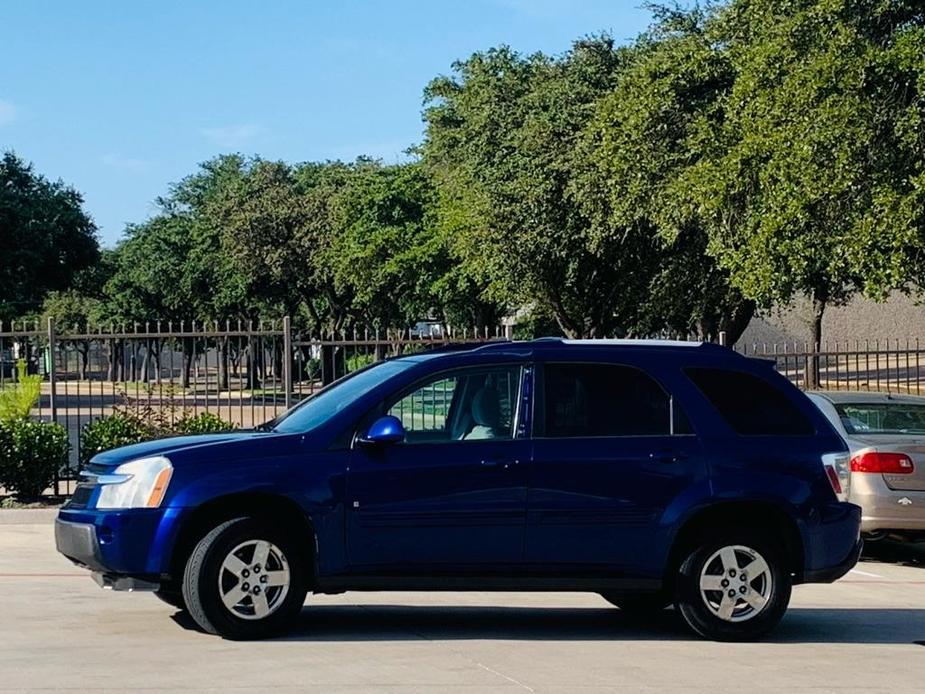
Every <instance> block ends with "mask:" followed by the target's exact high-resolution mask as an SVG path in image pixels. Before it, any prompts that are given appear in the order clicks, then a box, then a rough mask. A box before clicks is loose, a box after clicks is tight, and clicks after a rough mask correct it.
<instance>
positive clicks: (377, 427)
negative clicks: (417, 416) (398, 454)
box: [359, 415, 405, 446]
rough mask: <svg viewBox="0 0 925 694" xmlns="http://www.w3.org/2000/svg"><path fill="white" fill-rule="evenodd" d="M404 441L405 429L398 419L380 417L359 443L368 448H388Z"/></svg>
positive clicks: (387, 416)
mask: <svg viewBox="0 0 925 694" xmlns="http://www.w3.org/2000/svg"><path fill="white" fill-rule="evenodd" d="M404 440H405V427H404V425H403V424H402V423H401V420H400V419H399V418H398V417H393V416H392V415H386V416H385V417H380V418H379V419H377V420H376V421H375V422H373V423H372V426H370V427H369V429H368V430H367V431H366V433H365V434H363V435H362V436H361V437H360V439H359V442H360V443H362V444H365V445H368V446H389V445H392V444H394V443H401V442H402V441H404Z"/></svg>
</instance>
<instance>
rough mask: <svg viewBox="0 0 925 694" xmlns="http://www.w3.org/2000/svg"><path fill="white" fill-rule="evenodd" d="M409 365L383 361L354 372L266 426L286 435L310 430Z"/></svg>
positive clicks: (400, 362) (408, 363) (409, 364)
mask: <svg viewBox="0 0 925 694" xmlns="http://www.w3.org/2000/svg"><path fill="white" fill-rule="evenodd" d="M411 365H412V363H411V362H402V361H384V362H380V363H379V364H373V365H372V366H369V367H367V368H365V369H361V370H359V371H354V372H353V373H352V374H350V375H348V376H345V377H344V378H341V379H340V380H338V381H335V382H334V383H332V384H331V385H329V386H327V387H326V388H323V389H322V390H320V391H318V393H316V394H315V395H312V396H311V397H309V398H308V399H307V400H303V401H302V402H301V403H299V404H298V405H296V406H295V407H293V408H292V409H291V410H289V411H288V412H285V413H284V414H282V415H280V417H279V419H277V420H275V421H273V422H270V423H269V425H268V428H271V429H272V430H273V431H281V432H284V433H287V434H296V433H299V432H306V431H311V430H312V429H314V428H315V427H317V426H320V425H321V424H324V422H326V421H327V420H328V419H329V418H331V417H333V416H334V415H336V414H337V413H338V412H340V411H341V410H343V409H344V408H345V407H349V406H350V405H352V404H353V403H354V402H356V401H357V400H359V399H360V398H361V397H363V395H365V394H366V393H367V392H368V391H369V390H370V389H371V388H375V387H376V386H377V385H379V384H380V383H382V382H383V381H385V380H387V379H389V378H391V377H392V376H395V375H396V374H399V373H401V372H402V371H404V370H405V369H407V368H409V367H410V366H411Z"/></svg>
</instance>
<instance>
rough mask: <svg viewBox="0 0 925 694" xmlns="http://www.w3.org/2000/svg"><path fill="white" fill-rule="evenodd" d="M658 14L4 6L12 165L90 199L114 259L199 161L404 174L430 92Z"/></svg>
mask: <svg viewBox="0 0 925 694" xmlns="http://www.w3.org/2000/svg"><path fill="white" fill-rule="evenodd" d="M641 4H642V0H611V1H610V2H607V1H606V0H572V1H571V2H568V1H567V0H560V1H558V2H557V1H554V0H455V1H453V0H446V1H444V0H431V1H430V2H428V1H426V0H381V1H380V0H353V1H341V2H337V1H335V0H328V1H327V2H316V1H310V0H302V1H301V2H298V1H291V2H285V1H282V0H279V1H274V0H267V1H264V2H256V1H253V2H243V1H239V0H199V1H193V0H189V1H188V2H174V1H172V0H160V1H158V2H146V1H144V2H143V1H139V0H133V1H132V2H116V1H115V0H112V1H111V2H98V1H94V0H83V1H82V2H66V1H64V0H60V1H59V2H48V1H44V0H28V1H25V0H23V1H20V2H15V1H14V0H3V2H2V5H0V27H2V40H0V150H8V149H13V150H14V151H16V153H17V154H19V155H20V156H21V157H23V158H24V159H26V160H29V161H32V162H33V163H34V164H35V166H36V168H37V169H38V171H39V172H41V173H43V174H45V175H46V176H48V177H49V178H53V179H54V178H62V179H63V180H64V181H65V182H67V183H69V184H71V185H73V186H75V187H76V188H77V189H78V190H80V191H81V192H82V193H83V194H84V197H85V200H86V209H87V210H88V211H89V212H90V214H91V215H92V216H93V218H94V220H95V221H96V223H97V225H98V226H99V228H100V237H101V240H102V241H103V243H104V244H105V245H112V244H114V243H115V241H116V240H117V239H118V238H119V237H120V235H121V234H122V231H123V229H124V227H125V224H126V223H128V222H140V221H142V220H144V219H145V218H146V217H147V216H149V215H150V214H151V213H152V211H153V206H152V203H153V201H154V199H155V198H156V197H157V196H158V195H162V194H163V193H164V192H165V191H166V189H167V185H168V184H169V183H170V182H172V181H176V180H179V179H180V178H182V177H183V176H185V175H187V174H189V173H191V172H192V171H194V170H195V167H196V165H197V164H198V163H199V162H202V161H205V160H206V159H209V158H211V157H213V156H215V155H218V154H221V153H225V152H235V151H240V152H243V153H245V154H259V155H261V156H263V157H268V158H279V159H285V160H287V161H306V160H313V159H329V158H330V159H334V158H340V159H353V158H354V157H356V156H357V155H360V154H368V155H371V156H375V157H381V158H382V159H383V160H385V161H387V162H390V161H397V160H400V159H401V157H402V151H403V150H404V149H406V148H407V147H408V146H409V145H411V144H413V143H415V142H418V141H420V139H421V130H422V126H421V92H422V89H423V87H424V85H425V84H426V83H427V82H428V81H429V80H430V79H431V78H432V77H434V76H436V75H438V74H441V73H447V72H449V70H450V66H451V63H452V62H453V61H454V60H455V59H458V58H465V57H467V56H468V55H470V54H471V53H473V52H474V51H477V50H483V49H485V48H488V47H490V46H494V45H498V44H501V43H507V44H509V45H511V46H512V47H514V48H515V49H517V50H519V51H522V52H532V51H537V50H541V51H546V52H551V53H559V52H562V51H564V50H566V49H568V47H569V45H570V43H571V41H572V40H573V39H575V38H577V37H579V36H582V35H585V34H589V33H597V32H600V31H602V30H606V31H609V32H611V33H612V34H613V36H614V37H615V38H616V39H617V40H618V41H624V40H629V39H631V38H633V37H634V36H636V35H637V34H638V33H639V32H640V31H642V30H643V29H644V28H645V26H646V25H647V23H648V21H649V13H648V12H647V11H646V10H644V9H642V8H641V7H640V5H641Z"/></svg>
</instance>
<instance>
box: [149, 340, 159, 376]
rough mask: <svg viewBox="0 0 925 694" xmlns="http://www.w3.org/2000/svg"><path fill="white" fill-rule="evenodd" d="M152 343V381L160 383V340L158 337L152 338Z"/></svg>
mask: <svg viewBox="0 0 925 694" xmlns="http://www.w3.org/2000/svg"><path fill="white" fill-rule="evenodd" d="M152 344H153V345H154V351H152V352H151V359H152V361H153V364H154V382H155V383H157V384H158V385H160V383H161V341H160V339H156V340H154V342H153V343H152Z"/></svg>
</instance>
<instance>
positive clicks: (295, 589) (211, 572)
mask: <svg viewBox="0 0 925 694" xmlns="http://www.w3.org/2000/svg"><path fill="white" fill-rule="evenodd" d="M253 541H265V542H269V543H271V544H272V545H274V546H275V547H276V548H278V549H279V550H280V551H281V552H282V554H283V555H284V558H285V560H286V564H287V567H288V571H289V587H288V591H287V592H286V593H285V595H284V597H282V598H281V599H280V602H279V604H278V605H277V606H275V607H274V608H273V609H272V611H271V612H270V613H269V614H268V615H267V616H266V617H263V618H256V617H253V616H251V618H245V617H242V616H239V613H236V612H232V610H231V609H229V608H228V607H226V606H225V605H224V603H223V602H222V595H221V591H220V589H219V581H220V574H221V575H223V576H225V577H227V576H228V574H227V572H226V573H224V574H223V573H222V564H223V562H224V561H225V559H226V558H227V557H228V556H229V555H230V554H231V553H232V550H234V549H235V548H236V547H238V546H239V545H242V544H243V543H247V542H253ZM245 563H246V562H245ZM305 567H306V562H305V557H304V556H303V555H302V553H301V552H300V551H299V549H298V544H297V543H296V542H294V541H293V540H292V539H291V538H290V537H289V535H288V533H286V532H285V531H284V530H282V529H280V528H278V527H276V526H274V525H272V524H269V523H265V522H261V521H259V520H258V519H255V518H234V519H232V520H229V521H226V522H224V523H222V524H220V525H218V526H216V527H215V528H213V529H212V530H211V531H210V532H209V533H207V534H206V536H205V537H203V538H202V539H201V540H200V541H199V543H198V544H197V545H196V547H195V548H194V549H193V552H192V554H191V555H190V557H189V559H188V560H187V563H186V570H185V571H184V572H183V599H184V601H185V602H186V605H187V608H188V609H189V613H190V616H192V618H193V619H194V620H195V621H196V623H197V624H198V625H199V626H200V627H202V629H203V630H204V631H206V632H208V633H210V634H218V635H220V636H223V637H225V638H228V639H234V640H250V639H260V638H266V637H268V636H273V635H276V634H279V633H282V632H283V631H285V630H286V629H287V628H288V627H290V626H291V625H292V623H293V622H294V621H295V619H296V618H297V617H298V615H299V612H300V611H301V609H302V605H303V603H304V602H305V593H306V592H307V577H306V568H305ZM267 568H269V567H267ZM251 570H253V567H251ZM255 573H256V572H255ZM251 580H255V579H251ZM241 585H242V586H243V583H242V584H241ZM255 585H256V584H255ZM270 595H271V593H270V589H266V592H265V594H264V600H265V601H266V598H268V597H269V596H270ZM243 598H244V600H245V602H246V601H247V600H250V599H251V598H249V597H248V596H247V594H246V593H245V594H244V595H243ZM254 600H255V601H256V598H254ZM240 609H241V610H242V611H244V610H247V609H248V608H247V605H246V604H244V605H241V606H240ZM251 611H254V610H251Z"/></svg>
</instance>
